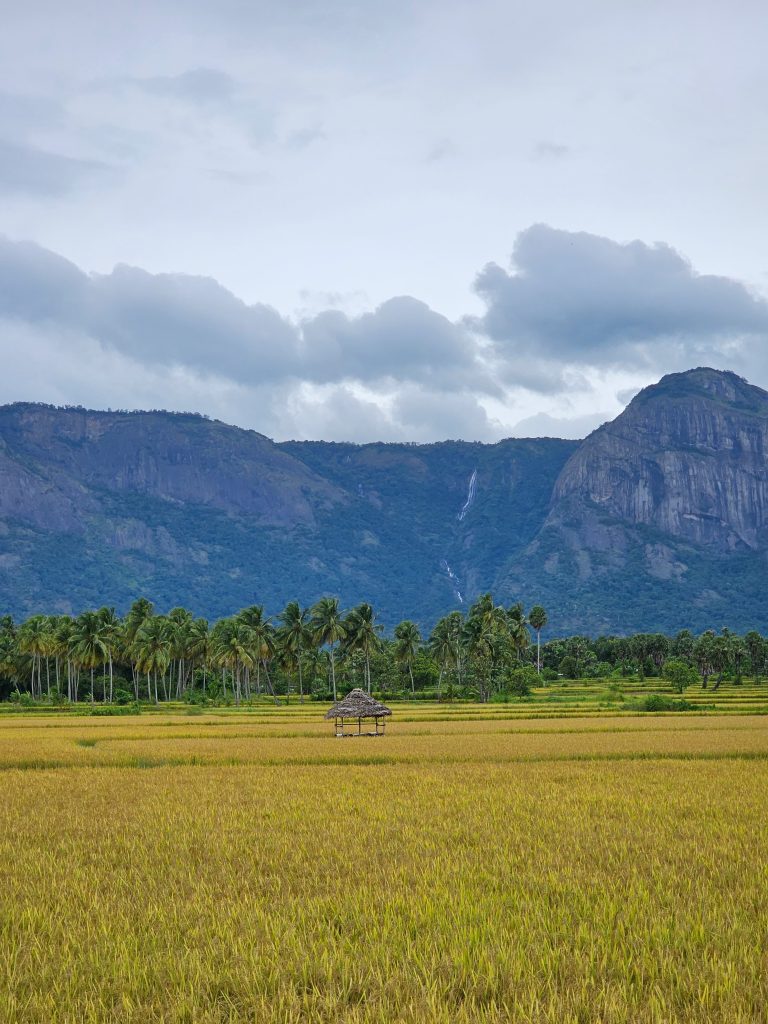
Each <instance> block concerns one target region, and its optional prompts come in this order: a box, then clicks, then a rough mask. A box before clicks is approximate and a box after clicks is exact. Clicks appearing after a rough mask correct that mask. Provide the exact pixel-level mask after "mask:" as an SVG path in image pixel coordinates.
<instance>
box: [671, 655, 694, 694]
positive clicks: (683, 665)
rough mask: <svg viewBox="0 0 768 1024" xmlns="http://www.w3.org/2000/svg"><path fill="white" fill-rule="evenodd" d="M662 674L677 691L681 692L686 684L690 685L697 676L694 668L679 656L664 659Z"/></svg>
mask: <svg viewBox="0 0 768 1024" xmlns="http://www.w3.org/2000/svg"><path fill="white" fill-rule="evenodd" d="M663 674H664V678H665V679H667V680H668V681H669V682H670V683H671V684H672V685H673V686H674V688H675V689H676V690H677V692H678V693H682V692H683V690H684V689H685V688H686V686H692V685H693V684H694V683H695V682H697V681H698V678H699V677H698V674H697V672H696V669H695V668H693V667H692V666H691V665H689V664H688V663H687V662H686V661H683V660H682V659H680V658H669V659H668V660H667V661H665V662H664V673H663Z"/></svg>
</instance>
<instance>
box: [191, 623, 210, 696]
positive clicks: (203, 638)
mask: <svg viewBox="0 0 768 1024" xmlns="http://www.w3.org/2000/svg"><path fill="white" fill-rule="evenodd" d="M210 655H211V631H210V629H209V628H208V620H207V619H194V620H193V621H192V623H191V624H190V627H189V632H188V634H187V657H188V658H189V662H190V677H191V678H192V680H193V682H194V675H195V666H196V665H199V666H200V667H201V668H202V670H203V696H205V684H206V674H207V671H208V659H209V658H210Z"/></svg>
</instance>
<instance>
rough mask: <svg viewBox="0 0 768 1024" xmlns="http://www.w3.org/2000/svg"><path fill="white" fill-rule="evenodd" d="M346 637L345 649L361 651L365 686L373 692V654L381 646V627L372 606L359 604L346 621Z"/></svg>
mask: <svg viewBox="0 0 768 1024" xmlns="http://www.w3.org/2000/svg"><path fill="white" fill-rule="evenodd" d="M344 629H345V631H346V637H345V638H344V647H345V649H346V650H348V651H350V652H354V651H359V652H360V654H362V656H363V661H364V669H365V684H366V689H367V691H368V693H370V692H371V654H373V653H374V651H377V650H378V649H379V647H380V646H381V641H380V639H379V633H380V632H381V626H377V625H376V613H375V612H374V610H373V608H372V606H371V605H369V604H367V603H363V604H359V605H358V606H357V608H353V609H352V610H351V611H350V612H349V613H348V615H347V617H346V619H345V620H344Z"/></svg>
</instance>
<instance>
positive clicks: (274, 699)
mask: <svg viewBox="0 0 768 1024" xmlns="http://www.w3.org/2000/svg"><path fill="white" fill-rule="evenodd" d="M262 664H263V666H264V675H265V676H266V677H267V686H268V687H269V692H270V694H271V695H272V700H273V701H274V702H275V704H279V703H280V701H279V700H278V699H277V697H276V696H275V690H274V687H273V686H272V680H271V679H270V678H269V669H268V668H267V663H266V661H263V660H262Z"/></svg>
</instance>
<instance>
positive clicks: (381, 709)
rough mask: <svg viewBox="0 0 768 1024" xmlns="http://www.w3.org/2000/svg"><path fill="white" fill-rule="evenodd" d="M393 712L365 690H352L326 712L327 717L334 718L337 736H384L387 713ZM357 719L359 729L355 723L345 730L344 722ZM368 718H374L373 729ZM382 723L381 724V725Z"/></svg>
mask: <svg viewBox="0 0 768 1024" xmlns="http://www.w3.org/2000/svg"><path fill="white" fill-rule="evenodd" d="M391 714H392V712H391V711H390V710H389V708H388V707H385V706H384V705H383V704H379V702H378V701H377V700H374V699H373V697H371V696H370V694H367V693H366V692H365V690H361V689H359V688H358V689H356V690H351V691H350V692H349V693H348V694H347V696H346V697H344V699H343V700H340V701H338V702H337V703H336V704H334V705H333V707H332V708H331V709H330V711H329V712H328V713H327V714H326V716H325V717H326V718H327V719H331V718H332V719H333V722H334V727H335V729H336V735H337V736H383V735H384V727H385V726H386V719H387V715H391ZM350 719H351V720H352V722H353V723H354V720H355V719H357V730H355V728H354V725H353V726H352V728H351V729H348V731H346V732H345V731H344V722H345V721H349V720H350ZM367 719H373V730H372V729H371V726H370V723H369V722H367V721H366V720H367ZM364 721H366V729H365V731H364V730H363V722H364ZM379 723H381V725H379Z"/></svg>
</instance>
